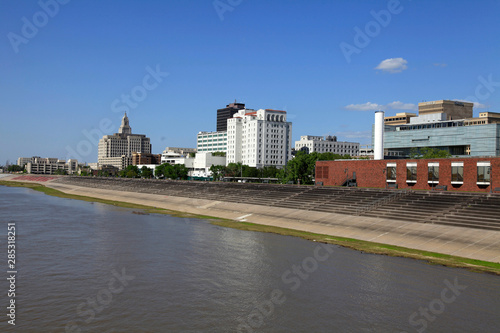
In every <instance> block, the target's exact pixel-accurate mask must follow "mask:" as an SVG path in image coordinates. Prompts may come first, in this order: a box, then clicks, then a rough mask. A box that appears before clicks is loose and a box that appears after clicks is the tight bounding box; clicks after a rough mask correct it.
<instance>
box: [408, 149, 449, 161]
mask: <svg viewBox="0 0 500 333" xmlns="http://www.w3.org/2000/svg"><path fill="white" fill-rule="evenodd" d="M450 157H451V154H450V152H449V151H447V150H442V149H437V148H430V147H422V148H412V149H411V150H410V158H411V159H428V158H450Z"/></svg>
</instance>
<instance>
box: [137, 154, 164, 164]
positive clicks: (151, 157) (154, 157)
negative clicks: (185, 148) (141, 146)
mask: <svg viewBox="0 0 500 333" xmlns="http://www.w3.org/2000/svg"><path fill="white" fill-rule="evenodd" d="M160 163H161V154H147V153H132V165H139V164H160Z"/></svg>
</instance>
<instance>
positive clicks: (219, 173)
mask: <svg viewBox="0 0 500 333" xmlns="http://www.w3.org/2000/svg"><path fill="white" fill-rule="evenodd" d="M210 172H211V173H212V177H213V179H214V180H220V179H221V178H222V177H224V176H225V175H226V166H224V165H212V166H211V167H210Z"/></svg>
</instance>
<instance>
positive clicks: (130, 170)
mask: <svg viewBox="0 0 500 333" xmlns="http://www.w3.org/2000/svg"><path fill="white" fill-rule="evenodd" d="M140 175H141V171H140V170H139V167H138V166H137V165H129V166H127V167H126V168H125V169H123V170H121V171H120V173H119V176H120V177H127V178H137V177H140Z"/></svg>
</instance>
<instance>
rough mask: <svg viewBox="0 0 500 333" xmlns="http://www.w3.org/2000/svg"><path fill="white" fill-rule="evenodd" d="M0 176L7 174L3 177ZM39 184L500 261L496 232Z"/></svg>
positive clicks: (198, 212)
mask: <svg viewBox="0 0 500 333" xmlns="http://www.w3.org/2000/svg"><path fill="white" fill-rule="evenodd" d="M3 180H9V179H8V178H4V179H3ZM44 185H45V186H48V187H51V188H54V189H57V190H59V191H61V192H64V193H68V194H75V195H83V196H89V197H95V198H100V199H107V200H114V201H123V202H128V203H135V204H141V205H147V206H153V207H159V208H164V209H169V210H175V211H180V212H187V213H192V214H199V215H208V216H214V217H220V218H226V219H232V220H236V221H246V222H252V223H257V224H263V225H270V226H276V227H283V228H290V229H296V230H302V231H308V232H313V233H319V234H326V235H332V236H339V237H348V238H355V239H360V240H365V241H372V242H377V243H384V244H390V245H397V246H403V247H408V248H413V249H418V250H424V251H431V252H438V253H444V254H451V255H455V256H461V257H467V258H472V259H479V260H485V261H491V262H500V232H499V231H492V230H482V229H473V228H463V227H454V226H445V225H439V224H425V223H412V222H403V221H395V220H387V219H380V218H372V217H362V216H351V215H344V214H334V213H323V212H314V211H303V210H297V209H289V208H277V207H268V206H259V205H249V204H242V203H230V202H221V201H212V200H204V199H192V198H184V197H171V196H165V195H158V194H146V193H136V192H122V191H114V190H105V189H96V188H89V187H80V186H74V185H68V184H61V183H58V182H57V180H51V181H47V182H46V183H44Z"/></svg>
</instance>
